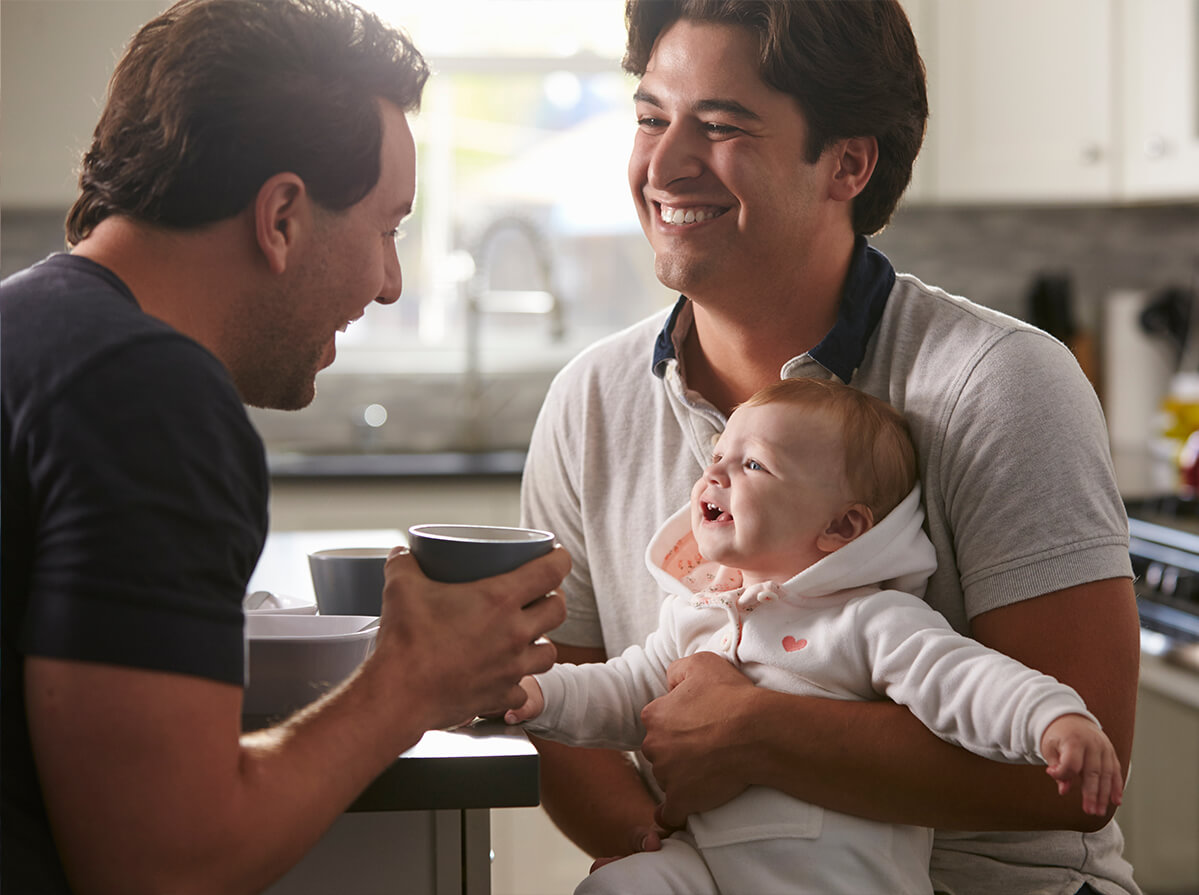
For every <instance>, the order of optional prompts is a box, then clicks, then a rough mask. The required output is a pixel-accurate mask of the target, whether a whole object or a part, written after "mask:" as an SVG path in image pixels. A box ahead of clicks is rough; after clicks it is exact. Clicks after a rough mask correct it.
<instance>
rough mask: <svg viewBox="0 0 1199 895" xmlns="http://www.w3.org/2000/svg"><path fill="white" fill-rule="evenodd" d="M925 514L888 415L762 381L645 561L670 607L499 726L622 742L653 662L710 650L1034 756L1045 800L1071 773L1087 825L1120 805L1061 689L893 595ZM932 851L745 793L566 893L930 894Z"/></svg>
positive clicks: (906, 584)
mask: <svg viewBox="0 0 1199 895" xmlns="http://www.w3.org/2000/svg"><path fill="white" fill-rule="evenodd" d="M923 518H924V514H923V510H922V509H921V506H920V489H919V485H918V484H917V482H916V457H915V451H914V449H913V447H912V443H911V439H910V437H909V434H908V430H907V426H906V423H905V422H904V419H903V417H902V415H901V414H900V413H898V412H897V411H896V410H895V409H894V408H892V407H890V406H889V405H887V404H886V403H884V402H882V401H879V400H878V399H876V398H872V397H870V396H869V395H866V394H864V393H863V392H860V391H858V390H856V389H853V388H850V387H848V386H844V385H841V384H840V383H835V382H826V381H822V380H813V379H789V380H783V381H781V382H778V383H775V384H774V385H771V386H769V387H768V388H766V389H763V390H762V391H761V392H759V393H757V394H756V395H754V396H753V397H752V398H750V399H749V400H748V401H747V402H746V403H745V404H743V405H741V406H740V407H738V408H737V409H736V410H735V411H734V412H733V414H732V415H731V417H730V418H729V421H728V425H727V427H726V428H725V431H724V432H723V434H722V435H721V436H720V438H719V439H718V440H717V442H716V445H715V450H714V453H713V455H712V460H711V463H709V465H708V467H707V468H706V469H705V470H704V472H703V475H702V476H701V477H700V479H699V480H698V481H697V482H696V483H695V487H694V488H693V489H692V492H691V502H690V504H689V505H688V506H687V507H684V508H682V509H681V510H679V512H677V513H676V514H675V515H674V516H672V517H671V518H670V519H668V520H667V521H666V522H665V523H664V524H663V526H662V527H661V528H660V529H659V531H658V533H657V534H656V535H655V536H654V538H653V540H652V542H651V543H650V545H649V548H648V550H647V551H646V562H647V564H648V566H649V570H650V573H651V574H652V575H653V577H654V578H655V580H656V581H657V582H658V583H659V584H660V585H661V586H662V587H663V588H664V589H665V590H666V591H667V594H668V596H667V598H666V599H665V601H664V602H663V604H662V609H661V613H660V616H659V625H658V629H657V630H656V631H655V632H654V633H653V634H651V635H650V637H649V639H648V640H647V641H646V643H645V645H644V647H630V648H629V649H628V650H626V651H625V652H624V653H623V654H622V655H620V656H618V657H616V658H613V659H610V660H609V661H608V662H606V663H602V664H598V663H597V664H590V665H577V666H576V665H558V666H555V667H554V668H553V669H552V670H550V671H549V672H547V673H546V674H544V675H538V676H536V677H535V678H534V677H528V678H525V680H524V681H522V686H523V687H524V689H525V691H526V692H527V694H528V701H527V702H526V703H525V705H524V706H522V707H521V708H520V709H518V710H515V711H510V712H509V713H508V714H507V715H506V720H507V721H508V722H509V723H513V724H515V723H520V722H525V723H526V725H527V727H528V729H529V730H530V731H531V732H533V733H535V734H537V735H538V736H543V737H547V738H549V739H554V740H558V741H561V742H565V743H569V744H572V745H577V746H591V747H607V748H615V749H625V750H635V749H637V748H638V747H639V746H640V742H641V739H642V738H643V736H644V732H645V731H644V729H643V727H642V726H641V722H640V711H641V709H642V707H644V706H645V705H646V704H647V703H649V702H650V701H652V700H653V699H655V698H657V697H658V696H661V695H663V694H664V693H666V692H667V689H668V687H667V679H666V671H667V668H668V667H669V666H670V664H671V662H673V661H674V660H675V659H678V658H680V657H681V656H685V655H689V654H691V653H694V652H696V651H699V650H708V651H711V652H715V653H718V654H720V655H722V656H724V657H725V658H726V659H728V661H729V662H731V663H733V664H734V665H735V666H737V667H738V668H739V669H740V670H741V671H742V672H743V673H744V674H745V675H746V676H748V677H749V678H750V679H751V680H752V681H754V683H755V684H758V685H760V686H763V687H769V688H772V689H776V690H781V691H786V692H792V693H802V694H809V695H814V696H821V697H826V698H831V699H861V700H868V699H880V698H884V697H885V698H889V699H891V700H893V701H895V702H898V703H902V704H903V705H906V706H908V707H909V708H910V709H911V711H912V712H913V713H914V714H915V715H916V716H917V717H918V718H919V719H920V720H921V721H922V722H923V723H924V724H925V725H926V726H928V727H929V728H930V729H931V730H932V731H933V732H935V733H936V734H937V735H938V736H940V737H941V738H943V739H945V740H948V741H950V742H953V743H957V744H958V745H960V746H963V747H965V748H967V749H969V750H971V751H973V752H975V753H977V754H979V755H982V756H985V757H987V758H991V759H994V760H997V761H1007V762H1027V763H1043V764H1047V765H1048V773H1049V774H1050V776H1052V777H1054V778H1055V779H1056V780H1057V781H1058V790H1059V792H1060V793H1063V794H1064V793H1065V792H1067V791H1068V790H1069V789H1070V787H1071V786H1072V785H1073V784H1074V783H1076V782H1078V781H1080V780H1081V781H1082V785H1081V792H1082V801H1083V807H1084V809H1085V810H1086V811H1087V812H1089V813H1092V814H1102V813H1103V812H1104V811H1105V810H1106V807H1107V804H1108V802H1109V800H1110V801H1111V803H1113V804H1119V802H1120V799H1121V795H1122V791H1123V778H1122V776H1121V773H1120V767H1119V761H1118V759H1117V756H1116V753H1115V749H1114V748H1113V746H1112V744H1111V742H1110V741H1109V740H1108V738H1107V737H1106V736H1105V735H1104V733H1103V732H1102V731H1101V730H1100V729H1099V726H1098V723H1097V721H1096V719H1095V718H1094V716H1093V715H1091V713H1090V712H1088V711H1087V709H1086V706H1085V705H1084V704H1083V701H1082V699H1081V698H1080V697H1079V696H1078V694H1077V693H1076V692H1075V691H1074V690H1072V689H1071V688H1069V687H1067V686H1065V685H1064V684H1061V683H1059V682H1058V681H1056V680H1054V679H1053V678H1051V677H1049V676H1047V675H1044V674H1041V673H1039V672H1037V671H1034V670H1032V669H1030V668H1027V667H1025V666H1024V665H1022V664H1020V663H1019V662H1016V661H1015V660H1013V659H1011V658H1009V657H1007V656H1004V655H1002V654H1001V653H998V652H996V651H994V650H991V649H988V648H987V647H984V646H982V645H981V644H979V643H978V642H976V641H974V640H971V639H969V638H967V637H963V636H962V635H960V634H958V633H956V632H955V631H953V630H952V628H951V627H950V626H949V623H948V622H947V621H946V620H945V619H944V618H943V617H942V616H941V615H940V614H939V613H937V612H935V611H934V610H933V609H931V608H930V607H929V606H928V605H927V604H926V603H924V602H923V601H922V600H920V599H919V598H918V596H914V595H913V594H920V593H922V592H923V589H924V584H925V582H926V580H927V578H928V576H929V575H930V574H931V573H932V571H933V570H934V569H935V567H936V557H935V554H934V550H933V546H932V544H931V542H930V541H929V540H928V538H927V536H926V535H925V533H924V531H923V529H922V528H921V524H922V522H923ZM931 848H932V831H931V830H930V829H927V828H924V827H912V826H900V825H892V824H883V823H877V822H874V821H868V820H864V819H862V818H857V817H851V816H849V815H844V814H840V813H837V812H833V811H829V810H826V809H823V808H821V807H819V806H816V805H811V804H808V803H806V802H802V801H799V800H798V799H795V798H792V797H791V796H788V795H786V794H784V793H782V792H779V791H777V790H773V789H768V788H765V787H750V788H749V789H747V790H746V791H745V792H744V793H743V794H742V795H740V796H738V797H737V798H735V799H734V800H732V801H731V802H729V803H728V804H726V805H723V806H721V807H720V808H717V809H715V810H712V811H707V812H703V813H701V814H696V815H693V816H692V817H691V818H689V820H688V823H687V828H686V830H685V831H680V832H678V833H676V834H674V835H673V836H671V837H670V838H669V839H667V840H665V842H664V843H663V847H662V850H661V851H656V852H646V853H642V854H637V855H631V856H629V857H626V858H622V859H621V860H619V861H614V862H612V863H609V864H606V865H604V866H602V867H600V868H599V869H598V870H596V871H595V872H594V873H592V874H591V875H590V876H589V877H588V878H587V879H586V880H584V881H583V883H581V884H580V886H579V888H578V889H577V890H576V893H577V895H578V893H587V895H594V893H614V895H615V893H628V892H639V893H646V895H650V893H653V895H659V893H680V895H699V893H724V895H731V893H735V892H744V893H747V895H768V893H772V892H788V893H813V895H817V893H819V895H828V893H835V892H845V893H850V892H852V893H899V892H902V893H912V892H919V893H931V892H932V887H931V884H930V882H929V876H928V862H929V855H930V852H931Z"/></svg>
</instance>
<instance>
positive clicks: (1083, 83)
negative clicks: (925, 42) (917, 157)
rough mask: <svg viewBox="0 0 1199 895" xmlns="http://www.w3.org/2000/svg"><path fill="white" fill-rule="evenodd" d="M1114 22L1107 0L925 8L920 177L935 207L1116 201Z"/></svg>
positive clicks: (947, 1) (949, 2) (977, 1)
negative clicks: (926, 97) (925, 125)
mask: <svg viewBox="0 0 1199 895" xmlns="http://www.w3.org/2000/svg"><path fill="white" fill-rule="evenodd" d="M1114 19H1115V11H1114V7H1113V5H1112V0H940V2H936V3H934V4H933V20H934V21H933V34H932V40H931V45H929V46H926V47H925V48H924V52H925V59H926V63H927V65H928V70H929V80H930V81H931V82H932V83H933V84H934V85H935V87H934V88H933V89H932V90H931V91H930V92H931V99H932V104H933V108H932V110H931V116H930V122H929V139H928V143H929V144H930V145H929V147H928V148H929V150H931V151H930V155H931V158H930V159H929V160H928V162H930V163H931V164H926V165H925V166H924V170H922V172H921V174H922V176H923V177H924V178H926V179H927V180H930V181H931V187H930V186H929V185H927V184H926V189H929V190H930V192H931V193H932V195H933V196H935V198H936V200H937V201H943V202H992V201H997V202H1067V201H1078V200H1096V199H1107V198H1110V197H1111V196H1112V195H1113V192H1114V190H1115V182H1116V181H1115V171H1116V164H1117V160H1116V159H1115V153H1114V152H1113V142H1114V123H1113V111H1112V110H1113V105H1114V103H1113V97H1114V92H1115V85H1114V83H1113V77H1114V74H1113V67H1112V64H1111V61H1112V59H1113V22H1114ZM930 168H931V170H929V169H930Z"/></svg>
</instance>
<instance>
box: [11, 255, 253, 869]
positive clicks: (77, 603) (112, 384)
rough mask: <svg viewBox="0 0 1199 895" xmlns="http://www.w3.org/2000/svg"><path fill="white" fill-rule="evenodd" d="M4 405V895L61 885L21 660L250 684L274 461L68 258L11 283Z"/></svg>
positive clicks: (217, 393) (234, 413)
mask: <svg viewBox="0 0 1199 895" xmlns="http://www.w3.org/2000/svg"><path fill="white" fill-rule="evenodd" d="M0 406H2V417H0V436H2V440H3V454H2V457H0V463H2V464H3V465H2V466H0V475H2V478H3V482H2V490H0V502H2V509H3V515H2V517H0V666H2V681H0V683H2V691H0V714H2V728H0V734H2V737H0V765H2V766H0V797H2V798H0V807H2V809H3V811H2V814H0V842H2V844H0V889H2V890H3V891H5V892H8V891H13V892H22V893H25V892H30V893H33V892H37V893H41V892H66V891H68V889H67V885H66V881H65V879H64V878H63V875H62V870H61V866H60V864H59V861H58V858H57V854H56V852H55V850H54V845H53V842H52V840H51V838H50V833H49V826H48V823H47V820H46V816H45V809H44V805H43V802H42V797H41V791H40V787H39V785H38V783H37V778H36V772H35V767H34V764H33V758H32V754H31V750H30V744H29V729H28V724H27V721H26V716H25V699H24V659H25V657H27V656H44V657H53V658H59V659H71V660H82V661H88V662H101V663H107V664H113V665H122V666H130V667H135V668H145V669H153V670H158V671H166V672H174V673H179V674H187V675H196V676H200V677H204V678H209V679H212V680H217V681H224V682H228V683H233V684H241V683H242V678H243V673H244V653H243V644H242V611H241V601H242V598H243V596H244V595H245V588H246V583H247V581H248V580H249V577H250V574H251V572H252V571H253V569H254V566H255V564H256V563H257V561H258V556H259V554H260V552H261V550H262V545H263V540H264V539H265V536H266V527H267V492H268V478H267V471H266V460H265V454H264V451H263V446H262V441H261V439H260V438H259V437H258V434H257V433H256V432H255V430H254V428H253V426H252V424H251V423H250V421H249V418H248V416H247V414H246V411H245V407H244V406H243V405H242V402H241V400H240V398H239V396H238V394H237V390H236V388H235V387H234V385H233V382H232V380H231V379H230V376H229V373H228V371H227V370H226V369H225V367H224V366H223V365H222V364H221V363H220V361H218V360H217V359H216V357H215V356H213V355H212V354H211V353H210V352H208V351H207V350H206V349H205V348H204V347H202V346H201V345H199V344H198V343H197V342H195V341H193V340H192V339H189V338H187V337H186V336H184V335H182V334H181V333H179V332H177V331H176V330H174V329H172V328H171V327H169V326H167V325H166V324H164V323H162V322H161V321H159V320H156V319H154V318H152V317H150V316H149V315H147V314H145V313H143V312H142V311H141V310H140V309H139V307H138V305H137V302H136V301H135V299H134V297H133V295H132V294H131V293H130V292H129V290H128V289H127V288H126V286H125V285H124V284H123V283H122V282H121V281H120V280H119V279H118V278H117V277H116V276H115V275H113V274H112V273H111V272H110V271H108V270H107V269H105V268H103V267H101V266H99V265H97V264H95V263H93V262H91V261H89V260H87V259H85V258H80V257H75V256H71V255H54V256H51V257H50V258H48V259H47V260H45V261H43V262H42V263H40V264H38V265H35V266H34V267H32V268H30V269H28V270H26V271H22V272H21V273H18V274H16V275H14V276H12V277H10V278H8V279H7V280H5V281H4V282H3V283H2V284H0Z"/></svg>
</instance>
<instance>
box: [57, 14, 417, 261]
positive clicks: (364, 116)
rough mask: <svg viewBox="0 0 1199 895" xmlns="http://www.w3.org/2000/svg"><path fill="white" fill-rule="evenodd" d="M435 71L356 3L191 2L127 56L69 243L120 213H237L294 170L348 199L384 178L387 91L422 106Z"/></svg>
mask: <svg viewBox="0 0 1199 895" xmlns="http://www.w3.org/2000/svg"><path fill="white" fill-rule="evenodd" d="M428 76H429V69H428V65H427V64H426V62H425V60H424V58H423V57H422V56H421V54H420V53H419V52H418V51H417V50H416V48H415V47H414V46H413V45H412V42H411V41H410V40H409V39H408V37H407V36H406V35H404V34H403V33H401V32H399V31H397V30H395V29H393V28H390V27H388V26H387V25H385V24H384V23H383V22H381V21H380V20H379V18H378V17H377V16H374V15H372V14H369V13H366V12H364V11H363V10H361V9H359V8H358V7H357V6H354V5H353V4H351V3H347V2H343V0H182V2H180V3H177V4H175V5H174V6H172V7H171V8H170V9H168V10H167V11H166V12H164V13H163V14H162V15H160V16H159V17H158V18H156V19H154V20H152V21H151V22H149V23H148V24H146V25H145V26H144V27H143V28H142V29H141V30H140V31H138V33H137V34H136V35H135V36H134V38H133V40H132V41H131V42H130V44H129V46H128V48H127V49H126V51H125V54H124V56H123V57H122V58H121V60H120V62H119V63H118V64H117V67H116V70H115V71H114V73H113V76H112V80H111V81H110V82H109V86H108V98H107V102H106V103H105V107H104V111H103V113H102V114H101V116H100V121H99V123H98V124H97V125H96V130H95V133H94V134H93V137H92V144H91V147H90V148H89V149H88V151H87V153H86V154H85V155H84V157H83V163H82V169H81V172H80V175H79V189H80V195H79V198H78V199H77V200H76V201H75V204H74V205H73V206H72V208H71V210H70V212H69V214H68V215H67V221H66V231H67V242H68V243H69V244H71V245H74V244H76V243H78V242H79V241H80V240H82V239H84V238H85V237H86V236H87V235H88V234H89V233H91V231H92V229H93V228H94V227H95V226H96V225H97V224H98V223H100V222H101V221H102V220H104V219H105V218H106V217H108V216H110V215H126V216H128V217H130V218H133V219H136V220H138V221H142V222H145V223H149V224H152V225H155V226H160V227H168V228H179V229H185V228H195V227H200V226H203V225H205V224H208V223H212V222H214V221H219V220H224V219H226V218H229V217H232V216H234V215H236V214H238V213H239V212H241V211H242V210H243V209H244V208H246V206H247V205H249V204H250V202H252V201H253V200H254V197H255V196H256V195H257V192H258V190H259V188H260V187H261V186H262V184H263V183H264V182H265V181H266V180H268V179H269V178H270V177H272V176H274V175H275V174H278V173H280V172H283V171H287V172H292V173H294V174H297V175H298V176H300V177H301V178H303V180H304V182H305V184H306V186H307V188H308V190H309V192H310V194H311V195H312V196H313V198H314V199H315V201H316V202H317V203H319V204H320V205H322V206H323V207H325V208H327V209H329V210H332V211H340V210H343V209H345V208H348V207H350V206H351V205H353V204H355V203H356V202H358V201H359V200H360V199H362V198H363V197H364V196H366V194H367V193H369V192H370V191H371V189H373V187H374V185H375V183H376V182H377V181H378V179H379V165H380V158H379V153H380V147H381V145H382V121H381V119H380V110H379V107H378V100H379V99H384V100H387V101H389V102H392V103H394V104H395V105H397V106H399V107H400V108H401V109H404V110H405V111H413V110H415V109H417V108H419V106H420V97H421V91H422V90H423V89H424V85H425V81H426V80H427V79H428Z"/></svg>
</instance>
